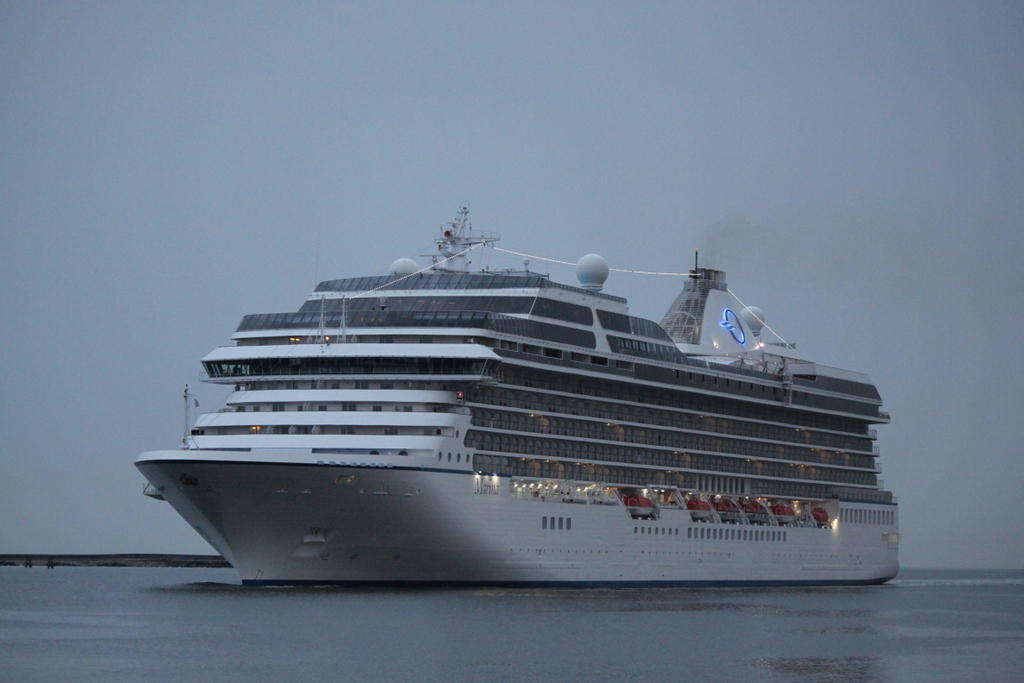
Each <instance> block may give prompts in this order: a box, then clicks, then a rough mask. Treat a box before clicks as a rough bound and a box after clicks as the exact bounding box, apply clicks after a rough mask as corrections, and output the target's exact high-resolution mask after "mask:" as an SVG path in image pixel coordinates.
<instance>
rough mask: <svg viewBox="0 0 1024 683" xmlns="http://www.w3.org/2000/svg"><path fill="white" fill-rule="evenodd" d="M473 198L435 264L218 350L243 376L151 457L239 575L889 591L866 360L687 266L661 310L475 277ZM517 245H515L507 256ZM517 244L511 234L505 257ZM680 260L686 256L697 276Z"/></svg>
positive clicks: (477, 246) (157, 486)
mask: <svg viewBox="0 0 1024 683" xmlns="http://www.w3.org/2000/svg"><path fill="white" fill-rule="evenodd" d="M466 214H467V211H466V210H465V209H463V210H462V211H461V212H460V213H459V217H458V219H457V220H456V221H454V222H452V223H450V224H448V225H447V226H446V227H445V228H443V229H442V230H441V231H440V232H439V234H438V235H437V236H436V238H435V241H436V244H437V250H436V252H432V253H431V254H430V255H427V256H428V259H429V265H426V266H425V267H421V266H420V264H418V263H417V262H416V261H413V260H412V259H409V258H401V259H398V260H397V261H395V262H394V263H393V264H392V266H391V268H390V272H389V274H388V275H383V276H372V277H353V278H344V279H338V280H328V281H324V282H321V283H319V284H318V285H317V287H316V289H315V291H314V292H313V293H312V294H311V295H310V296H309V297H308V298H307V299H306V301H305V302H304V303H303V304H302V305H301V307H299V309H298V310H297V311H294V312H286V313H267V314H257V315H247V316H245V317H244V318H242V321H241V323H240V324H239V325H238V328H237V329H236V330H235V332H234V334H233V335H232V338H231V339H232V342H233V343H232V344H231V345H228V346H223V347H220V348H217V349H216V350H214V351H212V352H211V353H210V354H208V355H207V356H206V357H205V358H203V359H202V365H203V368H204V370H205V373H206V375H207V379H206V380H205V381H208V382H211V383H214V384H220V385H225V386H227V387H229V388H230V389H229V390H230V394H229V395H228V396H227V399H226V401H225V403H224V405H223V406H222V407H221V408H219V409H218V410H217V411H216V412H209V413H205V414H201V415H199V416H198V417H197V418H196V419H195V422H194V423H192V424H190V421H189V418H188V408H189V404H190V403H191V400H190V399H189V397H188V393H187V392H186V425H187V428H186V434H185V437H184V439H183V441H182V444H181V448H178V449H173V450H163V451H151V452H147V453H143V454H141V455H140V456H139V457H138V458H137V459H136V461H135V464H136V466H137V467H138V469H139V470H140V471H141V472H142V474H143V476H144V477H145V478H146V479H147V480H148V483H147V484H146V488H145V490H144V493H146V494H147V495H149V496H151V497H153V498H157V499H159V500H164V501H167V503H169V504H170V505H171V506H172V507H173V508H174V509H175V510H176V511H177V512H178V513H179V514H180V515H181V516H182V517H183V518H184V519H185V520H186V521H187V522H188V524H190V525H191V526H192V527H193V528H194V529H195V530H196V531H197V532H198V533H199V534H200V535H201V536H202V537H203V538H204V539H206V541H207V542H209V544H210V545H211V546H213V548H214V549H216V550H217V552H219V553H220V554H221V555H223V556H224V557H225V558H226V559H227V560H228V561H229V562H230V563H231V564H232V565H233V566H234V567H235V568H236V569H237V571H238V572H239V574H240V577H241V581H242V583H243V584H247V585H278V584H427V585H430V584H436V585H463V586H473V585H489V586H751V585H758V586H765V585H770V586H776V585H778V586H793V585H867V584H880V583H884V582H886V581H888V580H889V579H891V578H892V577H894V576H895V575H896V573H897V572H898V569H899V564H898V545H899V532H898V522H899V515H898V509H897V501H896V499H895V497H894V496H893V494H892V493H891V492H890V491H887V490H885V489H884V487H883V484H882V482H881V480H880V479H879V474H880V472H881V468H880V467H879V464H878V457H879V449H878V447H877V446H876V445H875V444H876V439H877V434H876V431H875V429H874V427H873V425H878V424H886V423H888V422H889V415H888V414H887V413H885V412H882V411H881V410H880V408H881V406H882V402H881V399H880V397H879V394H878V391H877V390H876V388H875V386H874V385H873V383H872V382H871V380H870V379H869V378H868V376H867V375H864V374H861V373H857V372H851V371H847V370H841V369H838V368H834V367H829V366H827V365H823V364H820V363H818V362H816V361H814V360H812V359H810V358H807V357H805V356H803V355H801V353H800V352H798V351H797V349H796V348H795V345H793V344H789V343H786V342H783V341H781V340H780V341H774V342H769V341H765V340H764V339H762V337H766V336H767V333H766V332H765V328H766V326H765V315H764V313H763V312H762V311H761V310H760V309H758V308H756V307H753V306H745V305H743V304H742V303H741V302H740V301H739V300H738V299H737V298H736V297H735V296H734V295H733V294H732V292H731V291H730V290H729V288H728V286H727V284H726V275H725V273H724V272H722V271H720V270H712V269H708V268H700V267H697V264H695V267H694V269H693V270H692V271H689V273H688V276H687V277H685V284H684V286H683V288H682V291H681V293H680V294H679V296H678V297H677V298H676V300H675V301H674V302H672V303H671V306H670V307H669V308H668V311H667V313H666V314H665V316H664V317H663V318H662V320H661V321H660V323H659V322H654V321H653V320H648V319H644V318H640V317H635V316H631V315H630V313H629V308H628V306H627V302H626V300H625V299H624V298H621V297H618V296H614V295H612V294H609V293H606V292H605V291H603V290H604V284H605V282H606V280H607V277H608V274H609V267H608V264H607V262H606V261H605V260H604V259H603V258H601V257H600V256H597V255H594V254H588V255H586V256H584V257H583V258H582V259H580V261H579V263H578V264H577V267H576V274H577V277H578V279H579V284H578V285H576V286H570V285H566V284H561V283H558V282H555V281H554V280H552V279H550V277H548V276H546V275H541V274H538V273H536V272H531V271H530V270H529V263H528V262H526V263H524V268H522V269H511V270H504V271H496V270H489V269H483V270H480V269H478V270H473V268H472V266H473V263H474V262H475V261H476V260H478V257H479V256H480V255H481V254H482V253H483V252H484V251H486V250H494V249H498V247H497V246H496V242H497V240H498V238H499V236H498V235H496V234H493V233H486V232H480V231H475V230H474V229H473V228H472V226H471V225H470V224H469V223H468V221H467V215H466ZM502 251H504V250H502ZM510 253H515V252H510ZM684 275H685V274H684Z"/></svg>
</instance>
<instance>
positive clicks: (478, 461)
mask: <svg viewBox="0 0 1024 683" xmlns="http://www.w3.org/2000/svg"><path fill="white" fill-rule="evenodd" d="M472 436H473V432H470V433H469V434H468V435H467V443H468V441H469V439H471V438H472ZM473 468H474V469H476V470H478V471H481V472H489V473H491V474H497V475H502V476H506V475H507V476H512V477H529V478H532V479H559V480H566V479H568V480H572V481H587V482H601V483H605V484H609V483H614V484H627V485H636V486H650V485H652V484H653V485H655V486H672V487H676V488H680V489H686V490H690V491H694V490H700V491H707V492H711V493H729V492H730V491H733V490H735V492H736V493H741V492H742V493H744V494H746V495H770V496H772V497H776V498H791V499H792V498H806V499H809V500H820V499H824V498H828V497H830V496H831V495H832V494H833V493H834V492H835V491H836V490H837V488H836V487H833V486H828V485H823V484H812V483H800V482H789V481H765V480H758V479H751V480H749V481H746V482H744V480H743V479H742V478H740V477H717V476H708V475H698V474H695V473H692V472H679V471H673V470H651V469H640V468H636V467H622V466H617V465H606V464H594V463H582V462H565V461H560V460H540V459H536V458H524V457H509V456H504V455H492V454H485V453H477V454H476V455H474V456H473ZM745 488H748V489H749V490H744V489H745ZM839 490H843V489H839ZM855 492H856V494H857V495H858V496H861V497H862V498H867V497H869V496H870V495H871V494H875V495H877V496H878V497H879V498H880V499H881V498H882V497H885V496H888V497H890V498H891V496H892V494H890V493H888V492H884V491H868V490H865V489H856V490H855ZM879 502H881V500H880V501H879Z"/></svg>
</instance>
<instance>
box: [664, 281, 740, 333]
mask: <svg viewBox="0 0 1024 683" xmlns="http://www.w3.org/2000/svg"><path fill="white" fill-rule="evenodd" d="M712 290H719V291H722V292H724V291H727V290H728V286H727V285H726V282H725V271H724V270H712V269H710V268H694V269H693V270H691V271H690V279H689V280H687V281H686V285H685V286H684V287H683V291H681V292H680V293H679V296H677V297H676V300H675V301H674V302H672V305H671V306H670V307H669V309H668V313H666V314H665V317H664V318H662V319H661V326H662V327H663V328H664V329H665V331H666V332H668V336H669V337H671V338H672V341H674V342H676V343H677V344H695V345H699V344H700V333H701V322H702V321H703V320H704V309H705V307H706V305H707V301H708V293H709V292H711V291H712Z"/></svg>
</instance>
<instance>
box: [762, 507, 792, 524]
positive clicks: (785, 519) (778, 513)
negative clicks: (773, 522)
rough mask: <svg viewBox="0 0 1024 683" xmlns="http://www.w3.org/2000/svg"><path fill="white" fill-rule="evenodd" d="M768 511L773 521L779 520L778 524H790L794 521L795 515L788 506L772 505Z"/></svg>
mask: <svg viewBox="0 0 1024 683" xmlns="http://www.w3.org/2000/svg"><path fill="white" fill-rule="evenodd" d="M768 509H769V510H771V511H772V514H773V515H775V519H777V520H779V524H792V523H793V522H795V521H796V513H795V512H793V508H791V507H789V506H788V505H782V504H779V505H772V506H771V507H769V508H768Z"/></svg>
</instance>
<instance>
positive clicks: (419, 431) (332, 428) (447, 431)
mask: <svg viewBox="0 0 1024 683" xmlns="http://www.w3.org/2000/svg"><path fill="white" fill-rule="evenodd" d="M453 432H454V430H453V429H452V428H451V427H423V426H402V427H387V426H378V425H248V426H245V425H241V426H231V427H196V428H194V429H192V435H193V436H238V435H241V434H331V435H342V436H344V435H355V434H357V435H366V436H452V435H453Z"/></svg>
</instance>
